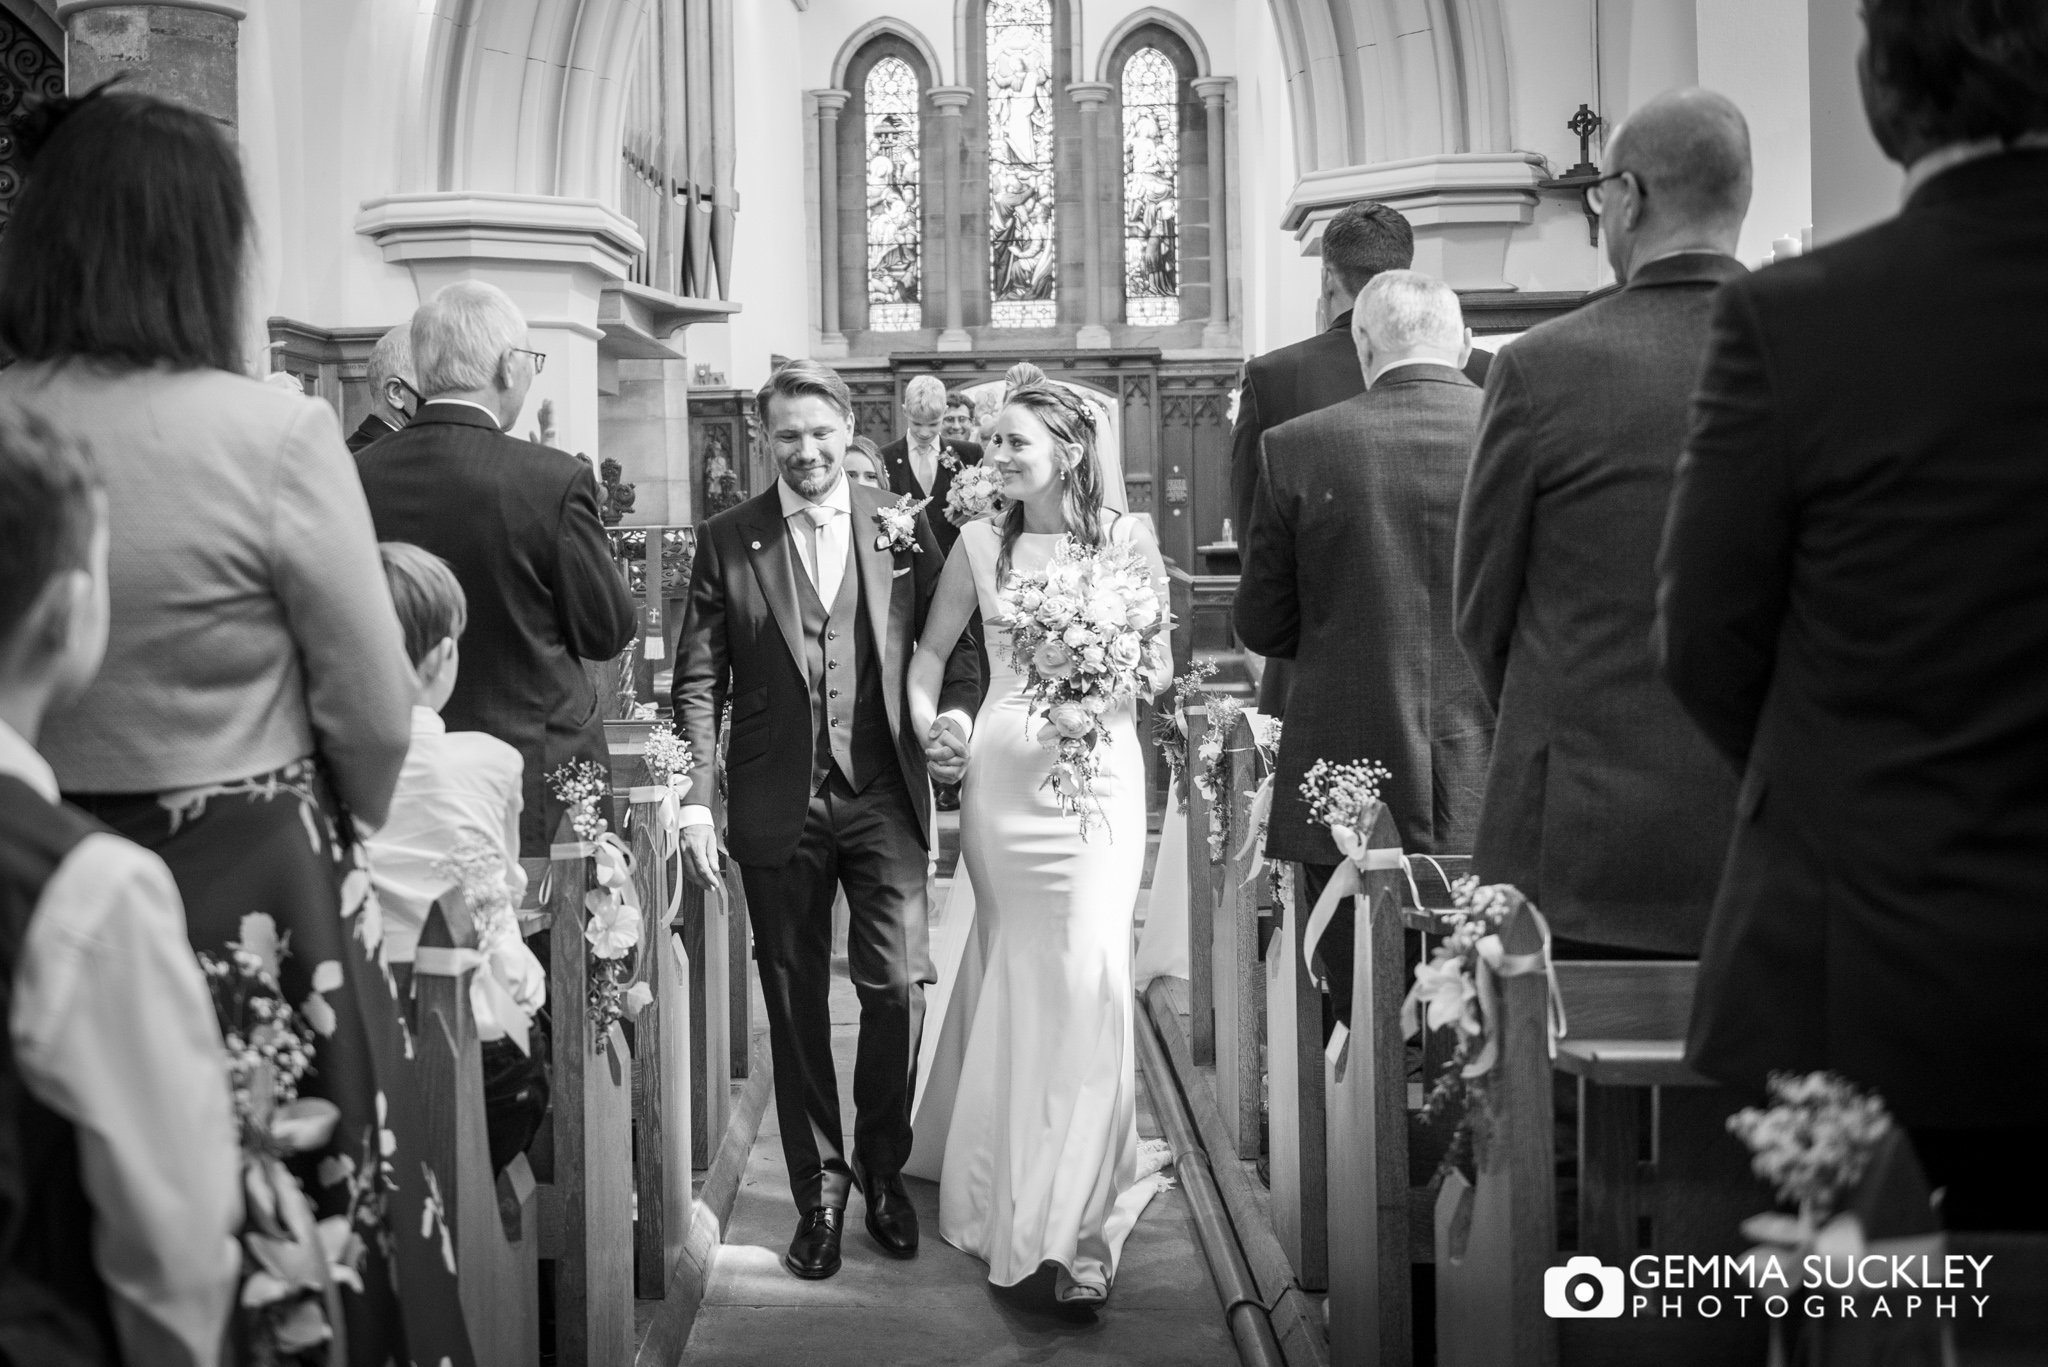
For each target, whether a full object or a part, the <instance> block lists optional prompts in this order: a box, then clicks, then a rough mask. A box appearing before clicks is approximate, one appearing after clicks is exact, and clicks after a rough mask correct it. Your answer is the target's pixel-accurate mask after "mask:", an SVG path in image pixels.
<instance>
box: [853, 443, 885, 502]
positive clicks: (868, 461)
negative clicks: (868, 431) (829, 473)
mask: <svg viewBox="0 0 2048 1367" xmlns="http://www.w3.org/2000/svg"><path fill="white" fill-rule="evenodd" d="M846 477H847V478H848V479H851V480H856V481H858V482H859V483H862V484H865V485H867V486H868V487H869V488H872V489H880V490H881V491H882V492H883V493H885V494H893V493H895V492H896V490H895V489H894V488H893V487H892V486H891V485H890V483H889V466H888V464H887V462H885V461H884V460H883V459H882V448H881V447H879V446H877V445H875V444H874V442H872V441H871V440H869V439H868V438H866V437H855V438H854V439H853V440H852V441H850V442H848V443H846Z"/></svg>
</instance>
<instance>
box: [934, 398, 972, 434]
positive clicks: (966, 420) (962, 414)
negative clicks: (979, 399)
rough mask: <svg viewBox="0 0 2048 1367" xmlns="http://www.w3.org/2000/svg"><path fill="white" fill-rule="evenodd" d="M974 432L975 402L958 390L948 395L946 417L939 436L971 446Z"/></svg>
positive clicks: (940, 427)
mask: <svg viewBox="0 0 2048 1367" xmlns="http://www.w3.org/2000/svg"><path fill="white" fill-rule="evenodd" d="M974 432H975V427H974V400H972V399H970V398H968V397H967V396H966V395H965V394H963V393H961V392H960V391H959V390H957V389H956V390H954V391H952V392H951V393H949V394H947V395H946V416H945V417H944V418H943V419H942V420H941V421H940V423H939V435H940V436H942V437H944V438H945V439H946V440H947V441H954V442H964V443H966V444H968V445H970V446H971V445H973V444H974Z"/></svg>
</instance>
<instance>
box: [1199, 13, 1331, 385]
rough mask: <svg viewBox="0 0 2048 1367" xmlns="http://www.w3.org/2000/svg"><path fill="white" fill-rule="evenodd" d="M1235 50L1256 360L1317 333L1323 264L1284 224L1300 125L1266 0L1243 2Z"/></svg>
mask: <svg viewBox="0 0 2048 1367" xmlns="http://www.w3.org/2000/svg"><path fill="white" fill-rule="evenodd" d="M1212 43H1213V40H1212ZM1229 46H1230V47H1232V48H1233V49H1234V55H1235V56H1236V58H1237V60H1238V63H1239V70H1238V72H1237V73H1236V74H1237V99H1236V105H1237V146H1236V148H1235V149H1234V151H1235V154H1236V162H1235V167H1236V170H1237V173H1238V184H1237V189H1238V197H1237V215H1238V222H1239V224H1240V225H1241V226H1240V242H1239V243H1238V244H1237V245H1238V269H1239V274H1240V276H1241V277H1242V279H1243V281H1244V300H1243V303H1242V304H1241V305H1240V307H1241V308H1242V310H1243V312H1242V313H1241V315H1240V316H1241V318H1242V319H1243V325H1244V349H1245V354H1246V355H1248V356H1256V355H1258V354H1259V353H1261V352H1265V351H1271V350H1272V349H1273V348H1275V347H1281V346H1286V345H1287V344H1288V343H1289V342H1298V341H1300V340H1301V339H1302V338H1304V337H1307V336H1308V335H1310V333H1312V332H1313V331H1314V330H1315V325H1316V296H1317V294H1318V292H1319V284H1320V280H1321V276H1322V263H1321V261H1320V259H1318V258H1315V257H1307V256H1303V255H1302V254H1301V247H1300V245H1299V244H1297V243H1296V242H1295V240H1294V234H1293V233H1291V232H1288V231H1287V230H1286V229H1284V228H1282V227H1281V226H1280V215H1281V212H1282V210H1283V208H1284V207H1285V205H1286V203H1287V196H1288V193H1289V192H1290V191H1292V190H1293V188H1294V164H1295V163H1294V124H1293V113H1292V110H1291V107H1290V105H1289V103H1288V97H1287V75H1286V65H1285V63H1283V62H1282V61H1281V58H1280V35H1279V32H1278V31H1277V30H1276V29H1275V28H1274V27H1273V14H1272V11H1271V10H1270V9H1269V8H1268V7H1267V5H1266V3H1265V0H1242V3H1240V4H1239V6H1238V11H1237V14H1236V16H1235V23H1234V26H1233V30H1232V33H1231V42H1230V44H1229ZM1211 55H1212V56H1213V55H1214V47H1213V46H1212V52H1211Z"/></svg>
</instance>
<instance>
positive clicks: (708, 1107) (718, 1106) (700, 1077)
mask: <svg viewBox="0 0 2048 1367" xmlns="http://www.w3.org/2000/svg"><path fill="white" fill-rule="evenodd" d="M739 872H740V871H739V866H738V865H736V864H733V863H731V862H730V861H727V863H726V867H725V870H724V878H725V886H726V893H725V895H724V896H723V897H721V896H720V894H718V893H716V892H705V891H704V890H703V889H701V888H698V887H696V886H695V885H694V884H686V885H685V886H684V888H683V900H682V906H681V909H680V910H679V911H678V912H677V915H676V923H677V924H678V925H679V926H681V928H682V937H683V952H684V953H685V954H686V955H687V956H688V958H689V963H690V984H689V994H690V1154H691V1164H692V1166H694V1167H697V1168H708V1167H710V1166H711V1160H712V1159H713V1158H714V1157H716V1156H717V1154H718V1144H719V1141H720V1139H722V1138H723V1137H724V1135H725V1123H726V1119H727V1117H728V1115H729V1113H730V1111H731V1107H732V1085H731V1080H730V1070H731V1067H732V1047H731V1043H730V1041H729V1040H728V1038H727V1032H728V1031H729V1030H730V1029H731V1028H732V1004H731V1002H730V1001H729V1000H728V998H727V992H728V990H729V980H728V978H727V973H728V972H729V971H730V968H731V962H732V960H731V951H730V949H729V948H728V946H727V938H726V927H727V916H728V906H729V901H728V899H730V898H732V897H734V896H735V895H736V894H735V893H734V891H733V889H734V888H735V887H736V886H737V884H738V883H739Z"/></svg>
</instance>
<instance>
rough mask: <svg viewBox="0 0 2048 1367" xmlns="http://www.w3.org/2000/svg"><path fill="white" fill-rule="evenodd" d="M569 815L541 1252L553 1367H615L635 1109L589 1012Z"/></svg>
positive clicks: (587, 875) (577, 859)
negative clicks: (546, 1267)
mask: <svg viewBox="0 0 2048 1367" xmlns="http://www.w3.org/2000/svg"><path fill="white" fill-rule="evenodd" d="M583 849H584V846H582V845H581V844H580V843H578V842H577V838H576V833H575V831H574V830H573V829H572V828H571V827H570V825H569V823H568V821H567V820H566V819H564V820H563V822H562V823H561V825H560V826H559V827H558V828H557V830H556V832H555V842H554V853H553V855H552V857H551V858H550V859H549V862H548V873H547V893H546V896H545V897H544V898H543V899H542V905H543V907H544V909H545V910H546V913H547V918H548V925H549V940H550V944H549V956H548V957H549V959H550V963H549V965H548V1003H549V1007H550V1014H551V1016H552V1019H553V1023H554V1077H553V1080H552V1086H553V1091H554V1120H553V1126H552V1139H553V1144H552V1146H551V1148H550V1151H549V1153H548V1155H547V1157H548V1160H549V1161H548V1163H547V1167H546V1171H544V1172H543V1173H541V1174H540V1175H541V1177H542V1180H543V1185H542V1187H541V1188H540V1218H539V1226H540V1255H541V1256H542V1257H543V1258H551V1259H553V1260H554V1263H555V1281H554V1287H555V1296H554V1299H555V1360H556V1361H557V1362H558V1363H561V1364H563V1367H610V1364H613V1363H621V1362H625V1361H627V1360H628V1359H629V1358H630V1357H631V1356H632V1352H633V1208H632V1199H633V1104H632V1087H631V1081H630V1077H629V1063H628V1058H627V1051H626V1041H625V1036H624V1035H623V1033H622V1032H621V1031H620V1030H619V1028H618V1027H617V1026H616V1025H614V1026H613V1027H612V1028H611V1029H610V1030H609V1031H608V1032H607V1033H606V1038H605V1040H604V1044H605V1048H604V1049H603V1050H602V1051H600V1050H599V1049H598V1047H597V1045H598V1042H599V1041H598V1039H597V1038H596V1036H595V1035H594V1034H593V1032H592V1030H591V1023H590V1013H589V1011H588V1010H587V1009H586V1008H585V1005H584V1003H585V1001H586V993H587V991H588V988H589V982H590V976H589V958H588V955H587V952H586V948H587V947H586V944H585V942H584V939H583V926H584V922H585V919H586V913H585V911H584V907H583V896H584V893H585V892H586V891H587V890H588V889H589V888H590V886H591V882H592V879H591V872H592V870H591V860H590V858H588V857H587V856H586V855H585V854H584V853H583Z"/></svg>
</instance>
